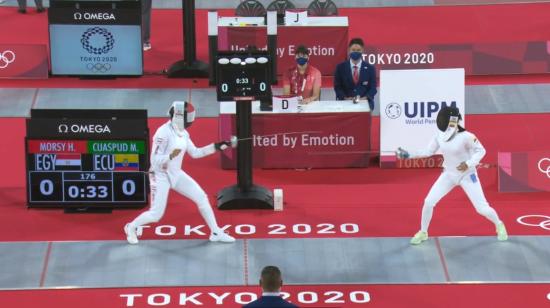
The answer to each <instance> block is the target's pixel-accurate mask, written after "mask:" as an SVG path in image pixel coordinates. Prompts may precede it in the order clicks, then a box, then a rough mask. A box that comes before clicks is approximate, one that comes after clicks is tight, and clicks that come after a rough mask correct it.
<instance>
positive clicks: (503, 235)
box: [497, 221, 508, 241]
mask: <svg viewBox="0 0 550 308" xmlns="http://www.w3.org/2000/svg"><path fill="white" fill-rule="evenodd" d="M497 239H498V240H499V241H506V240H507V239H508V232H506V227H505V226H504V223H503V222H502V221H501V222H499V223H498V224H497Z"/></svg>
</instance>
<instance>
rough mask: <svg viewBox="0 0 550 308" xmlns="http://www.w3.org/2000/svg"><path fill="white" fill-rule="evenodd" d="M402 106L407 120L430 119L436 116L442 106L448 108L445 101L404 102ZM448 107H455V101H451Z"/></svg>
mask: <svg viewBox="0 0 550 308" xmlns="http://www.w3.org/2000/svg"><path fill="white" fill-rule="evenodd" d="M403 105H404V108H403V109H404V111H405V116H406V117H407V118H432V117H433V116H434V115H437V113H438V112H439V110H440V109H441V108H442V107H443V106H448V104H447V102H446V101H442V102H433V101H432V102H405V103H404V104H403ZM450 106H452V107H456V101H451V104H450Z"/></svg>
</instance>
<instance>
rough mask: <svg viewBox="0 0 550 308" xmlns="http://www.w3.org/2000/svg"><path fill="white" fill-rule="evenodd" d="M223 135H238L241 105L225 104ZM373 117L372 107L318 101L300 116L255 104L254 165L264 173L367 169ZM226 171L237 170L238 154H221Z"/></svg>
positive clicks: (301, 108)
mask: <svg viewBox="0 0 550 308" xmlns="http://www.w3.org/2000/svg"><path fill="white" fill-rule="evenodd" d="M218 121H219V135H220V138H221V139H222V140H229V139H230V138H231V136H232V135H236V131H237V130H236V127H235V125H236V123H235V102H220V116H219V120H218ZM370 125H371V113H370V109H369V105H368V103H367V102H360V103H358V104H354V103H353V102H352V101H318V102H314V103H311V104H308V105H300V106H299V110H298V112H295V113H277V112H272V111H262V110H260V102H259V101H254V102H252V144H253V166H254V167H258V168H353V167H367V166H368V163H369V154H368V153H367V152H368V151H370ZM221 166H222V168H224V169H232V168H235V166H236V151H235V150H233V149H232V150H225V151H223V152H221Z"/></svg>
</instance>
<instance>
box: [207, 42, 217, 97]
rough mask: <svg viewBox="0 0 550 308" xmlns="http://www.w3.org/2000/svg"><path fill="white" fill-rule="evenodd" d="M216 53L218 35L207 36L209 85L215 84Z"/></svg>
mask: <svg viewBox="0 0 550 308" xmlns="http://www.w3.org/2000/svg"><path fill="white" fill-rule="evenodd" d="M217 54H218V36H217V35H209V36H208V55H209V57H208V59H209V62H210V63H209V76H210V78H209V83H210V85H211V86H212V85H215V84H216V56H217Z"/></svg>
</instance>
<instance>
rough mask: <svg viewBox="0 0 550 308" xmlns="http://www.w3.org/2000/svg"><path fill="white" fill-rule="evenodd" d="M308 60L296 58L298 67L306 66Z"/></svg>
mask: <svg viewBox="0 0 550 308" xmlns="http://www.w3.org/2000/svg"><path fill="white" fill-rule="evenodd" d="M307 60H308V58H296V63H298V65H300V66H301V65H305V64H306V63H307Z"/></svg>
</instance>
